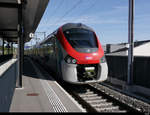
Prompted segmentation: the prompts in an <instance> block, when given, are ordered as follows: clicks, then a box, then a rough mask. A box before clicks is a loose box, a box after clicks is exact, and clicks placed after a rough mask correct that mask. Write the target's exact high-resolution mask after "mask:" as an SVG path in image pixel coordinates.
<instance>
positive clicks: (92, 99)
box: [65, 85, 138, 113]
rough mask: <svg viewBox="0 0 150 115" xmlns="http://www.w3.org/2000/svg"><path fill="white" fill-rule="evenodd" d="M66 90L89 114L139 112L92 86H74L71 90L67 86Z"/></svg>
mask: <svg viewBox="0 0 150 115" xmlns="http://www.w3.org/2000/svg"><path fill="white" fill-rule="evenodd" d="M65 89H66V90H67V91H68V92H69V93H70V94H71V95H72V96H73V97H74V98H75V99H76V100H77V101H78V102H79V103H80V104H81V105H82V106H83V108H85V109H86V110H87V112H115V113H126V112H138V111H137V110H135V109H133V108H131V107H129V106H128V105H126V104H124V103H121V102H120V101H118V100H116V99H115V98H112V97H111V96H109V95H107V94H105V93H104V92H101V91H99V90H97V89H96V88H94V87H92V86H91V85H82V87H81V86H72V87H69V88H68V87H67V86H65Z"/></svg>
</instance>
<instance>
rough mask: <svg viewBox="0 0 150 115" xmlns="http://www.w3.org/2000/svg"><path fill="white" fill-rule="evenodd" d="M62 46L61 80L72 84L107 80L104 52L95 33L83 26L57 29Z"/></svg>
mask: <svg viewBox="0 0 150 115" xmlns="http://www.w3.org/2000/svg"><path fill="white" fill-rule="evenodd" d="M57 36H58V37H57V38H58V39H59V41H60V42H61V45H62V50H63V60H61V71H62V77H63V78H62V79H63V80H64V81H66V82H69V83H72V84H88V83H94V82H103V81H105V80H106V79H107V74H108V67H107V62H106V59H105V56H104V51H103V49H102V47H101V44H100V42H99V40H98V38H97V36H96V34H95V32H94V31H93V30H92V29H91V28H89V27H87V26H85V25H83V24H73V25H69V24H68V25H65V26H62V27H61V28H59V30H58V35H57Z"/></svg>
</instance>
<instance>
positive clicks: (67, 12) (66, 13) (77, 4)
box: [54, 0, 83, 24]
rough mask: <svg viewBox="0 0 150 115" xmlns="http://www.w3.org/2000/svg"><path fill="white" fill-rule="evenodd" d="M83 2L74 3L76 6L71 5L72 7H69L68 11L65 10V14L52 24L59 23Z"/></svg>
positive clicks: (80, 0)
mask: <svg viewBox="0 0 150 115" xmlns="http://www.w3.org/2000/svg"><path fill="white" fill-rule="evenodd" d="M82 1H83V0H79V1H78V2H76V4H74V5H73V7H71V8H70V9H69V10H67V11H66V12H65V14H64V15H63V16H61V17H60V18H59V19H58V20H57V21H56V22H55V23H54V24H57V23H58V22H60V20H62V19H63V18H64V17H65V16H66V15H68V14H69V13H70V12H71V11H72V10H74V9H75V8H76V7H77V6H79V3H81V2H82Z"/></svg>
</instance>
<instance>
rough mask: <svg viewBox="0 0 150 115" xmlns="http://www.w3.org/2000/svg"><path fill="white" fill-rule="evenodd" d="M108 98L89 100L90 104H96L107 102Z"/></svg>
mask: <svg viewBox="0 0 150 115" xmlns="http://www.w3.org/2000/svg"><path fill="white" fill-rule="evenodd" d="M106 101H107V99H101V100H87V102H88V103H90V104H96V103H106Z"/></svg>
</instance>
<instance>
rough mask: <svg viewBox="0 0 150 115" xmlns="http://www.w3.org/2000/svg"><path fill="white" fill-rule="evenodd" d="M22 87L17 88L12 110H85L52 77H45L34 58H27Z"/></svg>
mask: <svg viewBox="0 0 150 115" xmlns="http://www.w3.org/2000/svg"><path fill="white" fill-rule="evenodd" d="M22 84H23V85H22V88H16V89H15V92H14V95H13V98H12V103H11V106H10V112H85V110H84V109H83V108H82V107H81V106H80V105H79V104H78V103H77V102H76V101H75V100H74V99H73V98H72V97H71V96H70V95H69V94H68V93H67V92H66V91H65V90H64V89H63V88H62V87H61V86H60V85H59V84H58V83H57V82H56V81H55V80H54V79H53V78H52V77H51V76H49V78H45V77H44V75H43V74H42V73H41V72H40V70H39V69H38V68H37V67H36V66H35V64H34V63H33V61H32V60H30V59H29V58H25V60H24V72H23V76H22Z"/></svg>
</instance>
